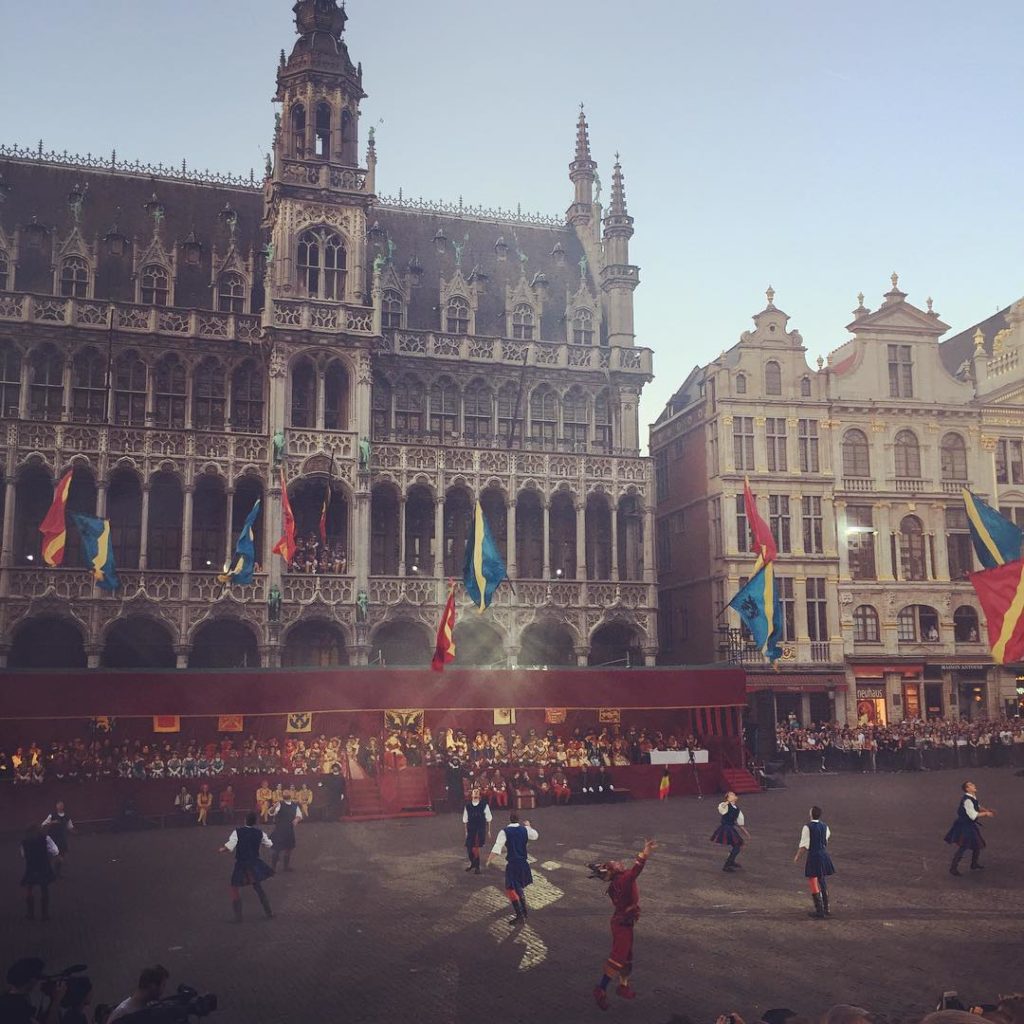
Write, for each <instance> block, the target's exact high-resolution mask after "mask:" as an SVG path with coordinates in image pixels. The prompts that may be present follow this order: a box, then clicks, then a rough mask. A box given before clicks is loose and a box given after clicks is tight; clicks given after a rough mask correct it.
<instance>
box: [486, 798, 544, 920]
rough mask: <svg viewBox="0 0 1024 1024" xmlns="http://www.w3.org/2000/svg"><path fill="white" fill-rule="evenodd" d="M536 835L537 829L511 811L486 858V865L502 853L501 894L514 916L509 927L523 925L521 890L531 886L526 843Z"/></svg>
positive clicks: (522, 897)
mask: <svg viewBox="0 0 1024 1024" xmlns="http://www.w3.org/2000/svg"><path fill="white" fill-rule="evenodd" d="M539 838H540V836H539V835H538V833H537V830H536V829H534V828H531V827H530V823H529V822H528V821H524V822H523V823H522V824H520V822H519V815H518V814H516V813H515V812H513V813H512V815H511V816H510V818H509V823H508V824H507V825H506V826H505V827H504V828H503V829H501V830H500V831H499V832H498V835H497V838H496V839H495V841H494V846H493V847H492V849H491V852H490V853H489V854H488V855H487V866H488V867H490V866H491V861H492V860H493V859H494V858H495V857H497V856H499V855H500V854H501V851H502V850H504V851H505V858H506V864H505V895H506V896H508V898H509V902H510V903H511V904H512V909H513V910H515V913H516V916H515V917H513V918H512V919H511V920H510V921H509V924H512V925H514V924H519V923H525V921H526V917H527V912H528V911H527V906H526V894H525V893H524V892H523V890H524V889H525V888H526V887H527V886H528V885H531V884H532V883H533V872H532V871H530V862H529V860H528V859H527V853H526V849H527V845H528V843H529V841H530V840H534V841H535V840H537V839H539Z"/></svg>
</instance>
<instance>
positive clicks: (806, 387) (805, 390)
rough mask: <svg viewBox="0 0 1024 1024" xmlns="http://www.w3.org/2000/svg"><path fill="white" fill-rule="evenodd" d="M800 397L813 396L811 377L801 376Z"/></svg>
mask: <svg viewBox="0 0 1024 1024" xmlns="http://www.w3.org/2000/svg"><path fill="white" fill-rule="evenodd" d="M800 397H801V398H810V397H811V378H810V377H801V378H800Z"/></svg>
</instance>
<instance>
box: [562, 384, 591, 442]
mask: <svg viewBox="0 0 1024 1024" xmlns="http://www.w3.org/2000/svg"><path fill="white" fill-rule="evenodd" d="M589 431H590V424H589V423H588V416H587V396H586V395H585V394H584V393H583V390H582V389H581V388H578V387H572V388H569V390H568V391H567V392H566V393H565V398H564V399H563V400H562V437H564V438H565V439H566V440H567V441H570V442H571V443H572V444H586V443H587V434H588V433H589Z"/></svg>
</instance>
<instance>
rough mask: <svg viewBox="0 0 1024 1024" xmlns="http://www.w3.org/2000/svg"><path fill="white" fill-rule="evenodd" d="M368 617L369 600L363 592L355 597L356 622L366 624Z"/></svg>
mask: <svg viewBox="0 0 1024 1024" xmlns="http://www.w3.org/2000/svg"><path fill="white" fill-rule="evenodd" d="M369 617H370V598H369V595H368V594H367V593H366V591H365V590H360V591H359V593H358V594H357V595H356V622H366V620H367V619H368V618H369Z"/></svg>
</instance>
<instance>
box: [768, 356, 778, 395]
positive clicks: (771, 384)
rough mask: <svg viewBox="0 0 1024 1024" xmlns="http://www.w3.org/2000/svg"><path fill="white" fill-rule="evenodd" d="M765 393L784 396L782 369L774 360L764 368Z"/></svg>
mask: <svg viewBox="0 0 1024 1024" xmlns="http://www.w3.org/2000/svg"><path fill="white" fill-rule="evenodd" d="M764 393H765V394H766V395H781V394H782V367H781V366H779V364H778V363H777V362H775V361H774V360H772V361H771V362H768V363H765V366H764Z"/></svg>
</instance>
